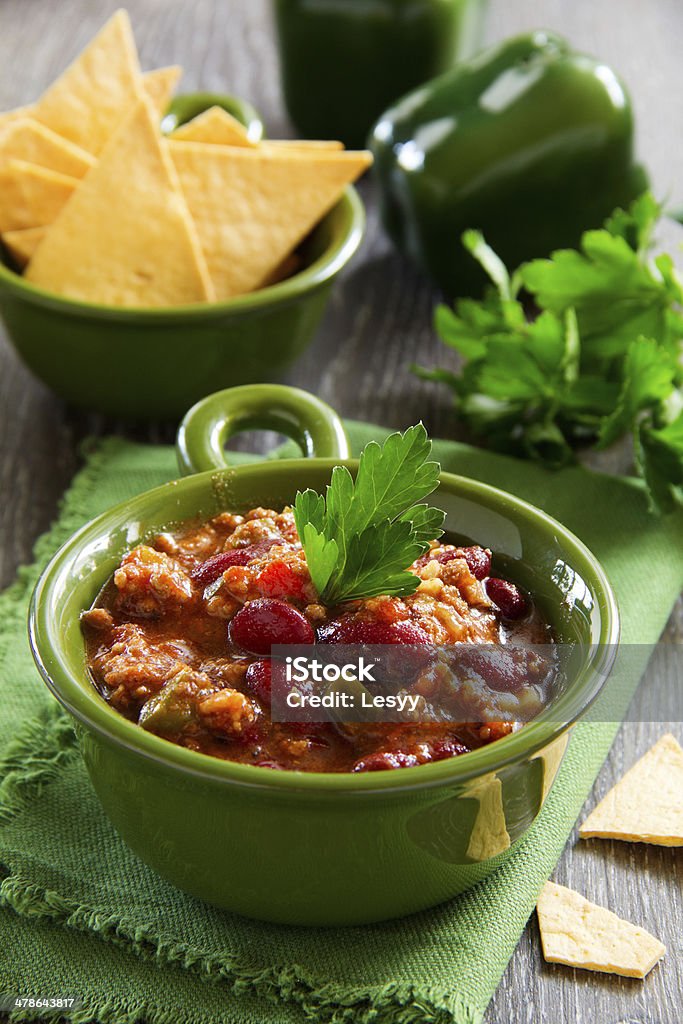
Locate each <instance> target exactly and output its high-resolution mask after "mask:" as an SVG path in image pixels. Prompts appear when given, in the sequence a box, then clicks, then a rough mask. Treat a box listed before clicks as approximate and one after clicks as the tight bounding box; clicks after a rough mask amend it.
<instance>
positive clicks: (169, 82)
mask: <svg viewBox="0 0 683 1024" xmlns="http://www.w3.org/2000/svg"><path fill="white" fill-rule="evenodd" d="M182 73H183V69H182V68H181V67H179V66H178V65H177V64H173V65H171V67H168V68H156V70H155V71H148V72H147V73H146V74H144V75H143V76H142V87H143V89H144V90H145V93H146V94H147V96H148V97H149V99H150V101H151V104H152V106H153V107H154V109H155V110H156V111H157V113H158V114H159V116H161V115H162V114H164V113H165V112H166V108H167V107H168V105H169V103H170V102H171V97H172V96H173V93H174V92H175V88H176V86H177V84H178V82H179V81H180V76H181V75H182Z"/></svg>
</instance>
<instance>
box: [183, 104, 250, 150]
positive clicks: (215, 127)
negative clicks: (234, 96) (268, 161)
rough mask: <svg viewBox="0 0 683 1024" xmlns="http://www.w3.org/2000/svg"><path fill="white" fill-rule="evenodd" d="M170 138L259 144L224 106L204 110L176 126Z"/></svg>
mask: <svg viewBox="0 0 683 1024" xmlns="http://www.w3.org/2000/svg"><path fill="white" fill-rule="evenodd" d="M169 139H170V141H171V142H204V143H206V144H207V145H212V146H246V147H247V148H248V149H256V148H257V146H258V143H256V142H252V141H251V139H250V138H249V135H248V134H247V129H246V128H245V127H244V125H243V124H242V122H241V121H238V120H237V118H236V117H233V116H232V114H229V113H228V112H227V110H223V108H222V107H209V108H208V110H203V111H202V113H201V114H197V116H196V117H193V118H192V120H191V121H186V122H185V124H181V125H180V126H179V127H178V128H176V130H175V131H174V132H173V134H172V135H170V136H169Z"/></svg>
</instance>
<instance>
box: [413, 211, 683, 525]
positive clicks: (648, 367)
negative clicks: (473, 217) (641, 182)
mask: <svg viewBox="0 0 683 1024" xmlns="http://www.w3.org/2000/svg"><path fill="white" fill-rule="evenodd" d="M660 215H661V209H660V206H659V205H658V203H657V202H656V201H655V200H654V198H653V197H652V196H651V195H650V194H649V193H645V194H644V195H642V196H641V197H640V198H638V199H637V200H636V201H635V202H634V203H633V204H632V205H631V207H630V209H629V210H628V211H625V210H616V211H615V212H614V213H613V214H612V216H611V217H610V218H609V219H608V220H607V222H606V223H605V226H604V228H602V229H600V230H596V231H587V232H585V233H584V235H583V237H582V239H581V246H580V249H579V250H574V249H561V250H559V251H557V252H554V253H553V254H552V255H551V257H550V258H549V259H538V260H532V261H531V262H530V263H525V264H523V265H522V266H521V267H520V268H519V269H518V270H516V271H515V273H514V274H512V275H510V274H509V273H508V271H507V269H506V268H505V266H504V265H503V263H502V262H501V260H500V259H499V258H498V256H497V255H496V254H495V253H494V252H493V250H492V249H491V248H490V247H489V246H488V245H487V244H486V242H485V240H484V238H483V237H482V235H481V234H480V233H479V232H476V231H468V232H465V234H464V235H463V243H464V245H465V246H466V248H468V249H469V251H470V252H471V253H472V255H473V256H474V258H475V259H477V260H478V261H479V263H480V264H481V265H482V266H483V267H484V269H485V270H486V271H487V273H488V276H489V277H490V278H491V281H492V282H493V285H494V287H493V288H491V289H490V290H489V292H488V293H487V295H486V297H485V298H484V299H483V300H482V301H476V300H473V299H461V300H459V301H458V302H457V303H456V305H455V308H453V309H451V308H450V307H448V306H444V305H440V306H439V307H438V308H437V310H436V314H435V324H436V329H437V331H438V333H439V335H440V336H441V338H442V340H443V341H444V342H445V344H446V345H449V346H450V347H451V348H454V349H456V350H457V351H458V352H459V353H460V355H461V356H463V357H464V360H465V363H464V366H463V368H462V370H461V371H460V373H458V374H455V373H451V372H449V371H447V370H441V369H435V370H425V369H420V368H416V372H417V373H418V374H419V375H420V376H422V377H424V378H426V379H429V380H437V381H443V382H445V383H447V384H449V385H450V386H451V388H452V389H453V391H454V393H455V401H456V407H457V410H458V413H459V415H460V417H461V418H462V420H463V421H464V422H465V423H466V424H467V425H468V426H469V427H470V429H471V430H472V431H473V432H474V433H475V434H478V435H481V436H482V437H485V438H486V440H487V441H488V442H489V443H490V444H491V446H492V447H494V448H497V449H499V450H501V451H507V452H512V453H513V454H517V455H522V456H526V457H529V458H532V459H536V460H538V461H541V462H543V463H545V464H547V465H550V466H563V465H566V464H568V463H570V462H572V461H574V460H575V450H576V449H577V448H578V447H580V446H585V445H587V444H590V445H593V446H595V447H596V448H599V449H600V448H606V447H608V446H609V445H611V444H612V443H613V442H614V441H616V440H617V439H618V438H620V437H622V436H623V435H626V434H631V436H632V438H633V446H634V454H635V464H636V468H637V472H638V474H639V475H640V476H642V477H643V478H644V480H645V483H646V486H647V488H648V491H649V494H650V498H651V501H652V504H653V505H654V506H656V507H657V508H658V509H660V510H663V511H667V510H670V509H672V508H673V507H674V505H675V504H676V502H677V501H678V500H680V499H681V494H682V492H681V487H682V486H683V389H682V386H681V385H682V384H683V362H682V356H683V343H682V339H683V315H682V312H681V305H682V304H683V285H682V283H681V281H680V279H679V278H678V276H677V274H676V272H675V270H674V266H673V261H672V259H671V257H670V256H668V255H665V254H663V255H660V256H657V257H656V258H655V259H651V258H650V247H651V242H652V233H653V229H654V227H655V225H656V223H657V220H658V219H659V217H660ZM525 293H526V294H527V295H531V296H532V298H533V302H534V305H535V307H536V309H537V311H538V312H537V315H536V316H534V317H533V318H530V317H528V316H527V315H526V310H525V306H524V305H523V302H522V296H524V294H525Z"/></svg>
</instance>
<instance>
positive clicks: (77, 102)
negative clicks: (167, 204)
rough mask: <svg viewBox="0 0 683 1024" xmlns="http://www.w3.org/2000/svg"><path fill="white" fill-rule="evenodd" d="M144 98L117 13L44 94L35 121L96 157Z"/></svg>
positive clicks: (126, 23) (128, 35)
mask: <svg viewBox="0 0 683 1024" xmlns="http://www.w3.org/2000/svg"><path fill="white" fill-rule="evenodd" d="M142 93H143V89H142V76H141V74H140V68H139V65H138V58H137V52H136V49H135V40H134V39H133V33H132V30H131V27H130V20H129V18H128V14H127V13H126V11H123V10H120V11H117V12H116V14H114V16H113V17H112V18H110V20H109V21H108V22H107V24H106V25H105V26H104V28H103V29H102V30H101V31H100V32H99V33H98V35H96V36H95V38H94V39H93V40H92V42H91V43H90V44H89V45H88V46H87V47H86V48H85V50H84V51H83V52H82V53H81V55H80V57H77V58H76V60H75V61H74V62H73V64H71V65H70V66H69V67H68V68H67V69H66V71H65V72H64V73H63V74H62V75H61V76H60V77H59V78H58V79H57V81H56V82H54V83H53V84H52V85H51V86H50V87H49V88H48V89H47V91H46V92H44V93H43V95H42V96H41V97H40V99H39V100H38V102H37V103H36V104H35V106H34V108H33V117H34V118H35V119H36V121H40V122H41V124H44V125H46V126H47V127H48V128H51V129H52V131H54V132H57V134H58V135H63V136H64V138H65V139H69V140H70V141H71V142H74V143H76V145H77V146H80V147H81V148H82V149H85V150H87V151H88V153H93V154H94V155H95V156H97V155H98V154H99V153H100V152H101V151H102V149H103V148H104V146H105V144H106V142H107V140H108V139H109V137H110V136H111V135H112V134H113V133H114V132H115V131H116V130H117V129H118V127H119V124H120V122H121V120H122V118H123V117H124V116H126V115H127V114H128V113H129V112H130V110H131V108H132V107H133V106H134V105H135V104H136V102H137V101H138V100H139V99H140V98H141V96H142Z"/></svg>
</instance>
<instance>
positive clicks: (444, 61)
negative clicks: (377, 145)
mask: <svg viewBox="0 0 683 1024" xmlns="http://www.w3.org/2000/svg"><path fill="white" fill-rule="evenodd" d="M486 2H487V0H313V2H312V0H275V24H276V27H277V38H278V46H279V51H280V72H281V78H282V88H283V92H284V96H285V102H286V104H287V110H288V111H289V115H290V117H291V118H292V121H293V122H294V124H295V125H296V128H297V131H299V132H300V133H301V134H302V135H303V137H305V138H311V139H341V141H342V142H343V143H345V145H347V146H350V147H352V148H360V147H362V146H364V145H365V140H366V137H367V134H368V131H369V129H370V128H371V127H372V124H373V122H374V120H375V118H376V117H378V116H379V114H381V112H382V111H383V110H384V108H385V107H386V106H387V105H388V104H389V103H393V102H394V100H397V99H398V97H399V96H402V95H403V94H404V93H406V92H408V90H409V89H414V88H415V86H416V85H420V84H421V83H422V82H426V81H427V79H429V78H433V77H434V76H435V75H440V74H441V73H442V71H446V69H447V68H449V67H451V66H452V65H453V62H454V61H455V60H458V59H460V58H462V57H469V56H471V55H472V54H473V53H474V52H475V51H476V50H477V48H478V47H479V45H480V42H481V34H482V26H483V14H484V11H485V9H486Z"/></svg>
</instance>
